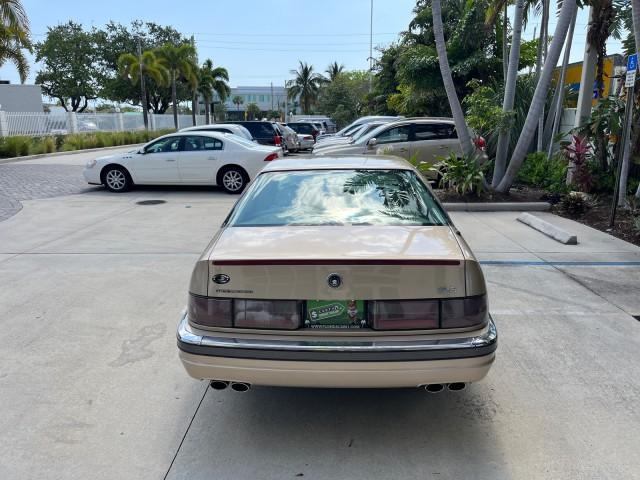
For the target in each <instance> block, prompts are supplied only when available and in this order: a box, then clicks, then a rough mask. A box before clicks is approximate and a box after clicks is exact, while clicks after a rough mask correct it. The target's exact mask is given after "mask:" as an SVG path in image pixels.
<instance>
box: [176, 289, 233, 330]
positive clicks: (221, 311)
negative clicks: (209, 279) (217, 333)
mask: <svg viewBox="0 0 640 480" xmlns="http://www.w3.org/2000/svg"><path fill="white" fill-rule="evenodd" d="M232 301H233V300H231V299H227V298H211V297H201V296H198V295H193V294H189V305H188V306H187V312H188V315H189V319H190V320H191V321H192V322H193V323H197V324H199V325H205V326H207V327H231V326H232V321H231V320H232V318H231V308H232V305H231V302H232Z"/></svg>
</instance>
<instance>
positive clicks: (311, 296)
mask: <svg viewBox="0 0 640 480" xmlns="http://www.w3.org/2000/svg"><path fill="white" fill-rule="evenodd" d="M400 192H401V193H402V194H401V195H400V194H399V193H400ZM257 239H259V241H257ZM382 239H384V241H382ZM177 336H178V349H179V355H180V359H181V361H182V364H183V365H184V367H185V369H186V371H187V372H188V374H189V375H190V376H192V377H194V378H197V379H207V380H210V382H211V386H212V387H213V388H215V389H224V388H227V387H231V388H232V389H233V390H237V391H246V390H248V389H249V388H250V386H251V385H271V386H285V387H331V388H353V387H361V388H395V387H414V388H415V387H418V388H426V389H427V390H429V391H432V392H436V391H440V390H442V389H443V388H446V386H448V388H449V389H450V390H462V389H463V388H465V386H466V383H467V382H475V381H477V380H480V379H481V378H483V377H484V376H485V375H486V374H487V373H488V371H489V369H490V367H491V365H492V363H493V361H494V358H495V350H496V347H497V330H496V327H495V324H494V322H493V320H492V318H491V316H490V314H489V311H488V302H487V289H486V286H485V281H484V278H483V274H482V270H481V268H480V264H479V262H478V261H477V260H476V258H475V257H474V256H473V254H472V253H471V250H470V249H469V246H468V245H467V243H466V242H465V241H464V239H463V238H462V236H461V234H460V232H459V231H458V230H457V228H456V227H455V226H454V225H453V223H452V222H451V220H450V218H449V217H448V215H447V214H446V212H445V211H444V210H443V208H442V206H441V205H440V203H439V202H438V200H437V199H436V198H435V196H434V194H433V192H432V191H431V190H430V188H429V186H428V185H427V184H426V183H425V182H424V180H423V179H422V177H421V175H420V174H419V173H418V171H417V170H415V169H414V168H413V167H412V166H411V165H410V164H409V163H408V162H406V161H404V160H402V159H399V158H397V157H386V156H350V157H331V158H323V159H322V160H320V159H315V160H314V159H313V158H312V159H289V160H280V161H278V162H272V163H271V164H269V165H267V167H266V168H265V169H264V170H263V171H262V172H261V173H260V174H259V175H258V177H257V178H256V180H255V181H254V183H253V184H252V185H251V186H250V187H249V189H248V190H247V192H246V193H245V195H243V197H242V198H241V199H240V200H239V201H238V203H237V204H236V206H235V207H234V208H233V209H232V211H231V214H230V215H229V217H228V218H227V219H226V220H225V222H224V223H223V225H222V227H221V228H220V230H219V231H218V232H217V233H216V234H215V235H214V237H213V240H212V241H211V243H210V244H209V246H208V247H207V249H206V250H205V251H204V253H203V254H202V256H201V257H200V259H199V260H198V261H197V262H196V265H195V267H194V269H193V274H192V276H191V283H190V286H189V295H188V306H187V309H186V311H185V312H184V313H183V315H182V317H181V319H180V322H179V326H178V332H177Z"/></svg>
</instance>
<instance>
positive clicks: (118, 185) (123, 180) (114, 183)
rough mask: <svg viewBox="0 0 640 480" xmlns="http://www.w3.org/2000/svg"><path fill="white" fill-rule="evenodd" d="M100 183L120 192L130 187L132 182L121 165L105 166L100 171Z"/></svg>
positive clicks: (112, 190)
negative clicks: (102, 170)
mask: <svg viewBox="0 0 640 480" xmlns="http://www.w3.org/2000/svg"><path fill="white" fill-rule="evenodd" d="M102 183H104V186H105V187H107V189H108V190H109V191H111V192H116V193H122V192H126V191H127V190H129V189H130V188H131V185H132V184H133V182H132V181H131V177H130V176H129V172H127V171H126V170H125V169H124V168H123V167H119V166H115V165H114V166H112V167H107V168H106V169H105V170H104V172H103V173H102Z"/></svg>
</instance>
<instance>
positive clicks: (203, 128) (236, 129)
mask: <svg viewBox="0 0 640 480" xmlns="http://www.w3.org/2000/svg"><path fill="white" fill-rule="evenodd" d="M179 131H180V132H220V133H233V134H234V135H238V136H240V137H243V138H246V139H247V140H251V141H252V142H256V140H255V139H254V138H253V135H251V132H250V131H249V130H247V129H246V128H245V127H243V126H242V125H234V124H231V123H225V124H224V125H217V124H210V125H197V126H195V127H187V128H181V129H180V130H179ZM256 143H257V142H256Z"/></svg>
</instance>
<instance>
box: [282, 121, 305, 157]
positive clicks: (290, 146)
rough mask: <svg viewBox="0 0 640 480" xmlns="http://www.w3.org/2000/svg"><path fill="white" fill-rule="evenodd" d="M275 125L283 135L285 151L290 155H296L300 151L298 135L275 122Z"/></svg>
mask: <svg viewBox="0 0 640 480" xmlns="http://www.w3.org/2000/svg"><path fill="white" fill-rule="evenodd" d="M277 125H278V126H279V127H280V130H281V131H282V133H283V139H284V144H285V146H286V150H287V151H288V152H291V153H296V152H298V151H299V150H300V140H299V139H298V134H297V133H296V132H295V131H294V130H293V129H291V128H289V127H287V126H286V125H283V124H282V123H279V122H277Z"/></svg>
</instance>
